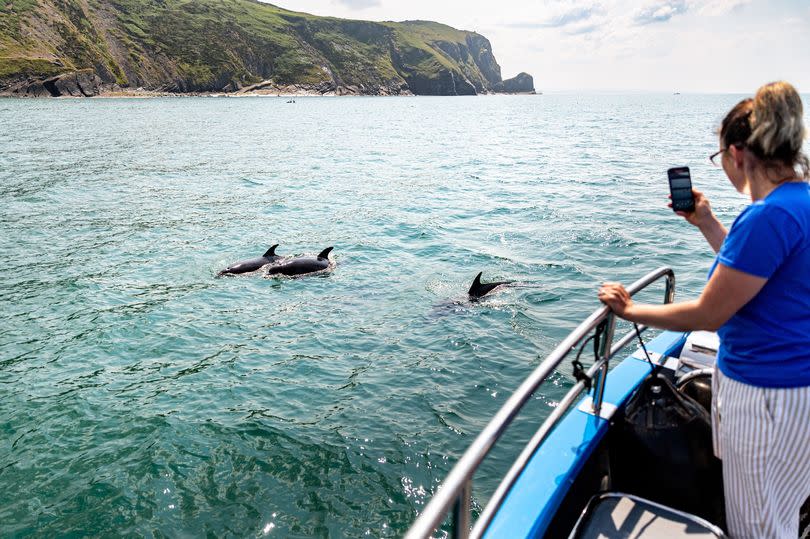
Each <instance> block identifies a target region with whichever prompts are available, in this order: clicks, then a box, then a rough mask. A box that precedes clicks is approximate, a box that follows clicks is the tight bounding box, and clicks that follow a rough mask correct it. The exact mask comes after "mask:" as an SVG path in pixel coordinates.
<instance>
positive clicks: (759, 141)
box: [746, 81, 805, 165]
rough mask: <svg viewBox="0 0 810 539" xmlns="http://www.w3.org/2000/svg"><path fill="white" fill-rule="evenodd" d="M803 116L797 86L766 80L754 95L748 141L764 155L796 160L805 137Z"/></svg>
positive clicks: (748, 144)
mask: <svg viewBox="0 0 810 539" xmlns="http://www.w3.org/2000/svg"><path fill="white" fill-rule="evenodd" d="M803 116H804V111H803V109H802V100H801V97H799V93H798V92H797V91H796V88H794V87H793V86H792V85H791V84H790V83H787V82H784V81H779V82H772V83H770V84H766V85H765V86H763V87H761V88H760V89H759V90H757V94H756V96H754V102H753V107H752V110H751V117H750V122H751V135H750V136H749V137H748V141H747V144H746V145H747V146H748V147H749V148H751V150H752V151H753V152H754V154H756V155H757V156H758V157H760V158H762V159H766V160H776V161H781V162H783V163H785V164H789V165H792V164H794V163H795V162H796V159H797V158H798V157H799V155H800V153H801V150H802V144H803V143H804V138H805V129H804V119H803Z"/></svg>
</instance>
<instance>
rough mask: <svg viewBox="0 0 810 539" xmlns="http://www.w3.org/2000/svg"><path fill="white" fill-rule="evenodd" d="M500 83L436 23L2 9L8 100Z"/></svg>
mask: <svg viewBox="0 0 810 539" xmlns="http://www.w3.org/2000/svg"><path fill="white" fill-rule="evenodd" d="M529 79H531V77H529ZM499 84H502V79H501V69H500V66H499V65H498V63H497V61H496V60H495V57H494V56H493V54H492V46H491V45H490V43H489V41H488V40H487V39H486V38H485V37H484V36H482V35H479V34H477V33H474V32H466V31H460V30H456V29H454V28H451V27H449V26H446V25H443V24H438V23H434V22H428V21H407V22H401V23H395V22H381V23H376V22H366V21H357V20H347V19H336V18H332V17H318V16H313V15H309V14H306V13H297V12H293V11H288V10H284V9H281V8H278V7H276V6H272V5H270V4H265V3H260V2H257V1H254V0H0V92H3V93H6V94H9V93H10V94H14V95H31V96H40V95H54V96H59V95H96V94H97V93H99V92H101V91H103V90H112V89H119V88H122V89H136V88H137V89H144V90H149V91H159V92H173V93H188V92H244V91H266V92H268V93H269V92H276V91H282V90H285V89H286V90H287V91H289V90H290V89H291V88H292V89H297V90H301V89H303V90H306V91H310V92H312V93H336V94H370V95H390V94H394V95H396V94H409V93H413V94H417V95H474V94H478V93H487V92H492V91H494V90H495V89H496V88H500V86H498V85H499ZM507 91H508V90H507Z"/></svg>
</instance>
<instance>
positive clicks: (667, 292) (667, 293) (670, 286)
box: [664, 273, 675, 303]
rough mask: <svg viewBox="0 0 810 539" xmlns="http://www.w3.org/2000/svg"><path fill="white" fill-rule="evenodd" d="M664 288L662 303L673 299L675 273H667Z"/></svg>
mask: <svg viewBox="0 0 810 539" xmlns="http://www.w3.org/2000/svg"><path fill="white" fill-rule="evenodd" d="M666 283H667V284H666V288H665V289H664V303H672V302H673V301H675V274H674V273H670V274H669V275H667V280H666Z"/></svg>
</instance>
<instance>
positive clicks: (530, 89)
mask: <svg viewBox="0 0 810 539" xmlns="http://www.w3.org/2000/svg"><path fill="white" fill-rule="evenodd" d="M493 90H494V91H495V92H498V93H505V94H533V93H535V90H534V79H533V78H532V76H531V75H529V74H528V73H519V74H518V75H517V76H516V77H512V78H511V79H506V80H505V81H502V82H499V83H497V84H495V85H494V86H493Z"/></svg>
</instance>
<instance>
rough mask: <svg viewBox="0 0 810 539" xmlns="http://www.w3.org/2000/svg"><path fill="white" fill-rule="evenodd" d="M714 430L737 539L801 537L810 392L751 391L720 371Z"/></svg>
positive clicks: (809, 466) (808, 479)
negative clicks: (800, 524)
mask: <svg viewBox="0 0 810 539" xmlns="http://www.w3.org/2000/svg"><path fill="white" fill-rule="evenodd" d="M712 427H713V429H712V430H713V433H714V453H715V455H717V457H718V458H721V459H722V460H723V483H724V491H725V496H726V520H727V525H728V532H729V535H730V536H731V537H732V538H733V539H749V538H760V537H762V538H768V539H772V538H774V539H776V538H778V539H782V538H786V539H796V538H797V537H798V535H799V510H800V508H801V506H802V504H803V503H804V501H805V500H806V499H807V498H808V496H810V386H807V387H797V388H785V389H782V388H768V387H757V386H751V385H748V384H743V383H740V382H738V381H736V380H733V379H731V378H728V377H727V376H724V375H723V373H721V372H720V369H718V368H716V367H715V369H714V377H713V380H712Z"/></svg>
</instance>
